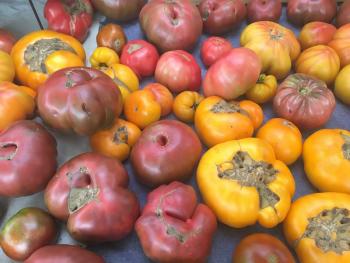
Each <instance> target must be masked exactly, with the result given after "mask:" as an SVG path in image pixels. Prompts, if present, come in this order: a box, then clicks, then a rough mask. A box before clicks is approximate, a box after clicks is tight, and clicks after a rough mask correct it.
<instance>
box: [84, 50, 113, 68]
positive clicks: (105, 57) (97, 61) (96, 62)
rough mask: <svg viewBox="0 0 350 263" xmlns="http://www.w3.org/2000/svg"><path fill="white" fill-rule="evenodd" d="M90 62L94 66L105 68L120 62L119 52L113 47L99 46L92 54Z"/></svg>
mask: <svg viewBox="0 0 350 263" xmlns="http://www.w3.org/2000/svg"><path fill="white" fill-rule="evenodd" d="M89 60H90V64H91V66H92V67H93V68H97V69H105V68H108V67H110V66H112V65H113V64H118V63H119V56H118V54H117V53H116V52H115V51H114V50H113V49H111V48H108V47H98V48H96V49H95V50H94V52H93V53H92V55H91V56H90V59H89Z"/></svg>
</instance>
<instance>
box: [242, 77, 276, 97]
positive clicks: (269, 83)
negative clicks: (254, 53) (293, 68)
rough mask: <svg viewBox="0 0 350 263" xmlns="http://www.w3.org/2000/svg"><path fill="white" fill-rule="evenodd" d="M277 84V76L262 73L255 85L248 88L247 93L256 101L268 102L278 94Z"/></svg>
mask: <svg viewBox="0 0 350 263" xmlns="http://www.w3.org/2000/svg"><path fill="white" fill-rule="evenodd" d="M277 85H278V83H277V79H276V77H275V76H273V75H267V76H266V75H265V74H261V75H260V77H259V79H258V81H257V82H256V84H255V86H254V87H253V88H251V89H250V90H248V91H247V93H246V94H245V95H246V97H247V98H248V99H250V100H252V101H254V102H256V103H259V104H262V103H266V102H269V101H270V100H271V99H272V98H273V97H274V96H275V95H276V91H277Z"/></svg>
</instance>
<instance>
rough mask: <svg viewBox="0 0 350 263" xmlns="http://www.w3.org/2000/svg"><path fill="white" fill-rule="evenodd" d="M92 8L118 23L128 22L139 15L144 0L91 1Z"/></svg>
mask: <svg viewBox="0 0 350 263" xmlns="http://www.w3.org/2000/svg"><path fill="white" fill-rule="evenodd" d="M91 1H92V3H93V5H94V7H95V8H96V9H97V10H98V11H100V12H101V13H102V14H103V15H105V16H106V17H108V18H110V19H113V20H118V21H124V22H125V21H130V20H133V19H135V18H137V16H138V15H139V12H140V10H141V8H142V7H143V5H144V4H145V3H146V0H112V1H111V0H91Z"/></svg>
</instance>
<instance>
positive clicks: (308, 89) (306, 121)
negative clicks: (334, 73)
mask: <svg viewBox="0 0 350 263" xmlns="http://www.w3.org/2000/svg"><path fill="white" fill-rule="evenodd" d="M335 105H336V101H335V98H334V95H333V93H332V91H331V90H330V89H328V88H327V85H326V83H325V82H323V81H322V80H319V79H316V78H314V77H311V76H308V75H305V74H301V73H297V74H292V75H290V76H289V77H287V78H286V79H285V80H284V81H283V82H282V83H281V84H280V85H279V87H278V89H277V94H276V96H275V98H274V100H273V109H274V111H275V112H276V113H277V115H278V116H281V117H282V118H284V119H287V120H289V121H291V122H293V123H294V124H295V125H296V126H298V128H300V129H316V128H319V127H321V126H323V125H325V124H326V123H327V121H328V120H329V119H330V118H331V116H332V114H333V111H334V109H335Z"/></svg>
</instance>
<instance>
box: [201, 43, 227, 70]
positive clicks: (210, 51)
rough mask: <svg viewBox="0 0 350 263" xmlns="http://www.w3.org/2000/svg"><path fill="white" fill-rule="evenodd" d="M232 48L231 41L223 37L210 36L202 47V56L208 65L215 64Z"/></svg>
mask: <svg viewBox="0 0 350 263" xmlns="http://www.w3.org/2000/svg"><path fill="white" fill-rule="evenodd" d="M231 49H232V44H231V43H230V41H228V40H226V39H225V38H222V37H209V38H207V39H206V40H205V41H204V42H203V45H202V47H201V58H202V61H203V63H204V65H205V66H206V67H210V66H211V65H213V64H214V63H215V62H216V61H217V60H218V59H219V58H221V57H223V56H224V55H226V54H227V53H228V52H230V50H231Z"/></svg>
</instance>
